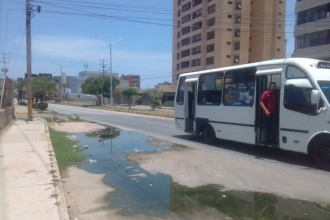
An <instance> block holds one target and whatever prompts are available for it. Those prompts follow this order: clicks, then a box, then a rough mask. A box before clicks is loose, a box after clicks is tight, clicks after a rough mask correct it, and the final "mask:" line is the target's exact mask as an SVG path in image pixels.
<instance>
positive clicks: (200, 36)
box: [191, 34, 202, 43]
mask: <svg viewBox="0 0 330 220" xmlns="http://www.w3.org/2000/svg"><path fill="white" fill-rule="evenodd" d="M201 40H202V34H197V35H195V36H192V37H191V42H192V43H195V42H198V41H201Z"/></svg>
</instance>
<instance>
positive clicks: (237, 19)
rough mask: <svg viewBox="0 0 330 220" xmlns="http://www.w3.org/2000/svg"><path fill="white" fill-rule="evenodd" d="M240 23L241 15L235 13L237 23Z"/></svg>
mask: <svg viewBox="0 0 330 220" xmlns="http://www.w3.org/2000/svg"><path fill="white" fill-rule="evenodd" d="M240 23H241V16H240V15H235V24H240Z"/></svg>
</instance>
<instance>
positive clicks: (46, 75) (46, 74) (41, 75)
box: [39, 73, 52, 78]
mask: <svg viewBox="0 0 330 220" xmlns="http://www.w3.org/2000/svg"><path fill="white" fill-rule="evenodd" d="M39 76H40V77H47V78H52V74H51V73H39Z"/></svg>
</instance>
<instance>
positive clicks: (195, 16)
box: [192, 9, 202, 19]
mask: <svg viewBox="0 0 330 220" xmlns="http://www.w3.org/2000/svg"><path fill="white" fill-rule="evenodd" d="M200 16H202V9H199V10H197V11H195V12H193V14H192V19H195V18H198V17H200Z"/></svg>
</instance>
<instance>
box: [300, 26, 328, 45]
mask: <svg viewBox="0 0 330 220" xmlns="http://www.w3.org/2000/svg"><path fill="white" fill-rule="evenodd" d="M325 44H330V30H325V31H318V32H315V33H311V34H305V35H301V36H297V37H296V49H302V48H308V47H315V46H321V45H325Z"/></svg>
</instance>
